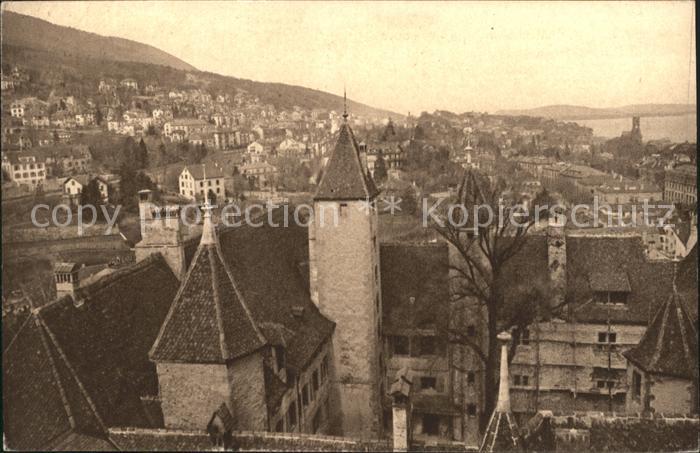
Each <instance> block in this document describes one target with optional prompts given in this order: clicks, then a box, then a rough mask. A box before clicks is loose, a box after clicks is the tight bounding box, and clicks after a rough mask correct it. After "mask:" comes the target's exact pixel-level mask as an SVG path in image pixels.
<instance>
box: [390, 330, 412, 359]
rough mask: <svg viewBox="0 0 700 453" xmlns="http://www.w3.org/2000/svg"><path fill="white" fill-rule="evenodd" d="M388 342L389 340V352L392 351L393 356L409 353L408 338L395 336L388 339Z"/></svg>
mask: <svg viewBox="0 0 700 453" xmlns="http://www.w3.org/2000/svg"><path fill="white" fill-rule="evenodd" d="M390 340H391V350H392V351H393V353H394V355H408V352H409V346H408V345H409V341H408V337H403V336H398V335H395V336H392V337H390Z"/></svg>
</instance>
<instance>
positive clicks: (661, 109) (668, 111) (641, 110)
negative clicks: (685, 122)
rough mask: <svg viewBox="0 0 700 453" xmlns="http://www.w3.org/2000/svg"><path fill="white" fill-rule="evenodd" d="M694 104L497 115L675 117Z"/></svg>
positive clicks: (569, 108) (561, 107) (549, 109)
mask: <svg viewBox="0 0 700 453" xmlns="http://www.w3.org/2000/svg"><path fill="white" fill-rule="evenodd" d="M696 109H697V106H696V105H694V104H639V105H625V106H622V107H615V108H593V107H585V106H579V105H548V106H545V107H537V108H533V109H523V110H499V111H498V112H496V114H498V115H512V116H539V117H543V118H552V119H556V120H584V119H604V118H621V117H628V116H631V115H638V116H675V115H683V114H686V113H695V112H696V111H697V110H696Z"/></svg>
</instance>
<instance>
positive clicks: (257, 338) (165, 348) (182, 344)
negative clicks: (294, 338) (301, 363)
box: [149, 203, 267, 363]
mask: <svg viewBox="0 0 700 453" xmlns="http://www.w3.org/2000/svg"><path fill="white" fill-rule="evenodd" d="M266 343H267V342H266V340H265V337H264V336H263V335H262V333H261V332H260V330H259V328H258V326H257V325H256V323H255V321H254V320H253V317H252V316H251V314H250V310H249V309H248V307H247V305H246V303H245V301H244V300H243V296H242V294H241V293H240V292H239V290H238V288H237V287H236V283H235V282H234V280H233V277H232V274H231V272H230V270H229V269H228V267H227V266H226V263H225V261H224V259H223V256H222V253H221V247H220V246H219V241H218V239H217V236H216V231H215V228H214V224H213V222H212V220H211V206H209V204H208V203H207V204H206V205H205V206H204V226H203V230H202V239H201V242H200V244H199V248H198V249H197V251H196V252H195V255H194V257H193V258H192V263H191V264H190V268H189V270H188V271H187V274H186V275H185V278H184V279H183V281H182V284H181V285H180V289H179V290H178V292H177V294H176V296H175V301H174V302H173V304H172V306H171V307H170V312H169V313H168V316H167V317H166V318H165V322H164V323H163V326H162V327H161V329H160V333H159V334H158V337H157V338H156V341H155V343H154V345H153V348H151V352H150V354H149V356H150V358H151V360H154V361H156V362H181V363H226V362H227V361H228V360H231V359H235V358H237V357H242V356H245V355H247V354H250V353H251V352H253V351H256V350H257V349H259V348H261V347H262V346H264V345H265V344H266Z"/></svg>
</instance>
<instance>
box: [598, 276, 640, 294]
mask: <svg viewBox="0 0 700 453" xmlns="http://www.w3.org/2000/svg"><path fill="white" fill-rule="evenodd" d="M589 282H590V284H591V290H592V291H615V292H625V293H628V292H630V291H631V289H630V282H629V279H628V278H627V273H626V272H615V271H612V272H591V274H590V277H589Z"/></svg>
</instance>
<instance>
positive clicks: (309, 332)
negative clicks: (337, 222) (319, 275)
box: [185, 208, 335, 371]
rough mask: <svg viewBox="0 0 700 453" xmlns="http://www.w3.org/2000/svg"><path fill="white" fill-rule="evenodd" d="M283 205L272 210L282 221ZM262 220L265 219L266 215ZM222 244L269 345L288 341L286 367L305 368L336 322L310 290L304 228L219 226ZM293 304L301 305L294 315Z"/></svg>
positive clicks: (190, 246)
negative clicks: (323, 310)
mask: <svg viewBox="0 0 700 453" xmlns="http://www.w3.org/2000/svg"><path fill="white" fill-rule="evenodd" d="M283 215H284V210H283V209H281V208H280V209H277V210H275V211H273V213H272V224H277V225H281V224H282V221H283V217H282V216H283ZM263 220H264V219H263ZM217 230H218V232H217V235H218V237H219V245H220V248H221V252H222V254H223V258H224V261H225V262H226V265H227V268H228V269H229V270H230V271H231V275H232V277H233V279H234V281H235V282H236V287H237V288H238V290H239V291H240V292H241V294H242V295H243V298H244V300H245V301H246V304H247V306H248V308H249V309H250V312H251V315H252V316H253V319H254V320H255V322H256V325H257V326H258V327H259V328H260V330H261V331H262V333H263V336H265V338H266V339H267V341H268V343H269V344H282V345H283V346H285V353H286V358H287V366H288V368H291V369H292V370H293V371H299V370H302V369H303V368H304V367H305V366H306V365H307V364H308V362H309V361H310V360H311V359H312V358H313V357H314V355H315V353H316V352H317V351H318V349H319V348H320V347H321V346H322V345H323V343H324V342H325V341H327V340H328V339H329V338H330V336H331V334H332V333H333V329H334V327H335V324H334V323H333V322H332V321H330V320H329V319H328V318H326V317H325V316H323V315H322V314H321V312H320V311H319V310H318V308H317V307H316V305H315V304H314V303H313V302H312V301H311V298H310V295H309V275H308V261H309V246H308V239H309V238H308V231H307V229H306V228H305V227H302V226H299V225H296V224H294V223H293V222H290V224H289V226H288V227H284V228H276V227H272V226H271V225H270V224H269V223H268V222H266V221H263V226H261V227H252V226H247V225H244V226H240V227H231V228H218V229H217ZM198 241H199V237H193V238H191V239H190V240H189V241H188V242H187V244H186V246H185V261H186V263H187V264H188V266H189V264H190V263H191V262H192V258H190V256H192V257H193V256H194V254H195V253H196V250H197V249H196V247H197V243H198ZM294 307H302V308H303V313H302V314H301V315H296V316H295V315H294V314H293V309H294Z"/></svg>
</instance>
